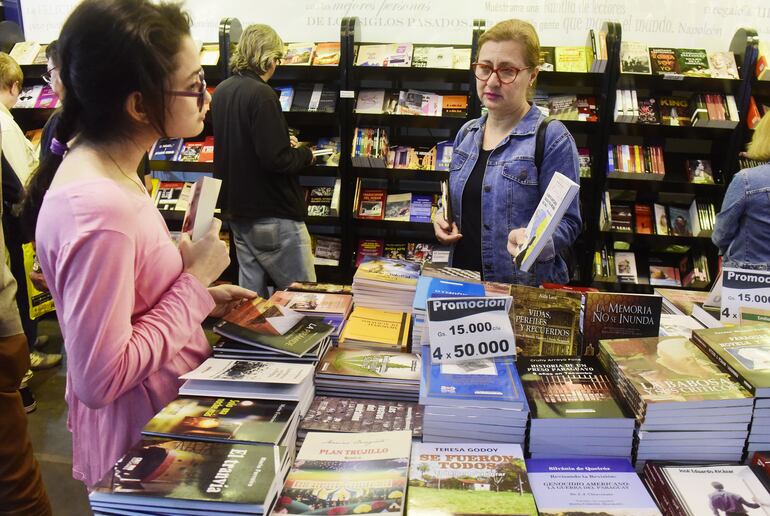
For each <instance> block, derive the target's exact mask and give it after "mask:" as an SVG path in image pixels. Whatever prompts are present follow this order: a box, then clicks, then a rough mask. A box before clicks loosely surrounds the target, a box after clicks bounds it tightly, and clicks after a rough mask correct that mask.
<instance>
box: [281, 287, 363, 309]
mask: <svg viewBox="0 0 770 516" xmlns="http://www.w3.org/2000/svg"><path fill="white" fill-rule="evenodd" d="M270 302H271V303H275V304H277V305H281V306H285V307H286V308H288V309H290V310H294V311H297V312H302V313H306V314H342V315H347V313H348V312H349V311H350V307H351V306H352V305H353V296H350V295H348V294H329V293H321V292H292V291H288V290H277V291H275V292H274V293H273V295H272V296H270Z"/></svg>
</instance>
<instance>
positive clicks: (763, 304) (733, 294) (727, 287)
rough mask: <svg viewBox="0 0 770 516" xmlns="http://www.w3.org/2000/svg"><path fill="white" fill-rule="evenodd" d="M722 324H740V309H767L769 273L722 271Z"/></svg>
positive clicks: (745, 270) (742, 270)
mask: <svg viewBox="0 0 770 516" xmlns="http://www.w3.org/2000/svg"><path fill="white" fill-rule="evenodd" d="M721 306H722V311H721V317H720V321H721V322H723V323H729V324H735V325H738V324H739V323H740V308H741V307H745V308H767V307H768V306H770V271H765V270H753V269H735V268H731V267H725V268H724V269H723V270H722V305H721Z"/></svg>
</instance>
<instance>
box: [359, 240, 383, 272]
mask: <svg viewBox="0 0 770 516" xmlns="http://www.w3.org/2000/svg"><path fill="white" fill-rule="evenodd" d="M384 246H385V243H384V242H383V241H382V240H372V239H361V240H359V241H358V249H357V250H356V267H358V266H359V265H360V264H361V262H362V261H363V259H364V257H365V256H382V249H383V247H384Z"/></svg>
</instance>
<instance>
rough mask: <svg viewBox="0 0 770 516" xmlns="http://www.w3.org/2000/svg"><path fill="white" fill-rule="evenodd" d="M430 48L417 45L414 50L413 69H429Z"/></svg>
mask: <svg viewBox="0 0 770 516" xmlns="http://www.w3.org/2000/svg"><path fill="white" fill-rule="evenodd" d="M429 50H430V47H426V46H423V45H415V47H414V50H412V68H427V67H428V51H429Z"/></svg>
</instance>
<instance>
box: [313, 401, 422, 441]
mask: <svg viewBox="0 0 770 516" xmlns="http://www.w3.org/2000/svg"><path fill="white" fill-rule="evenodd" d="M422 419H423V411H422V407H421V406H420V405H418V404H416V403H410V402H407V401H391V400H372V399H352V398H338V397H334V396H316V397H315V399H314V400H313V404H312V405H310V409H308V411H307V414H305V416H304V417H303V418H302V423H301V425H300V432H301V433H303V434H304V433H307V432H309V431H310V432H356V433H359V432H388V431H391V430H409V431H411V432H412V435H413V436H415V437H420V436H422Z"/></svg>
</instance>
